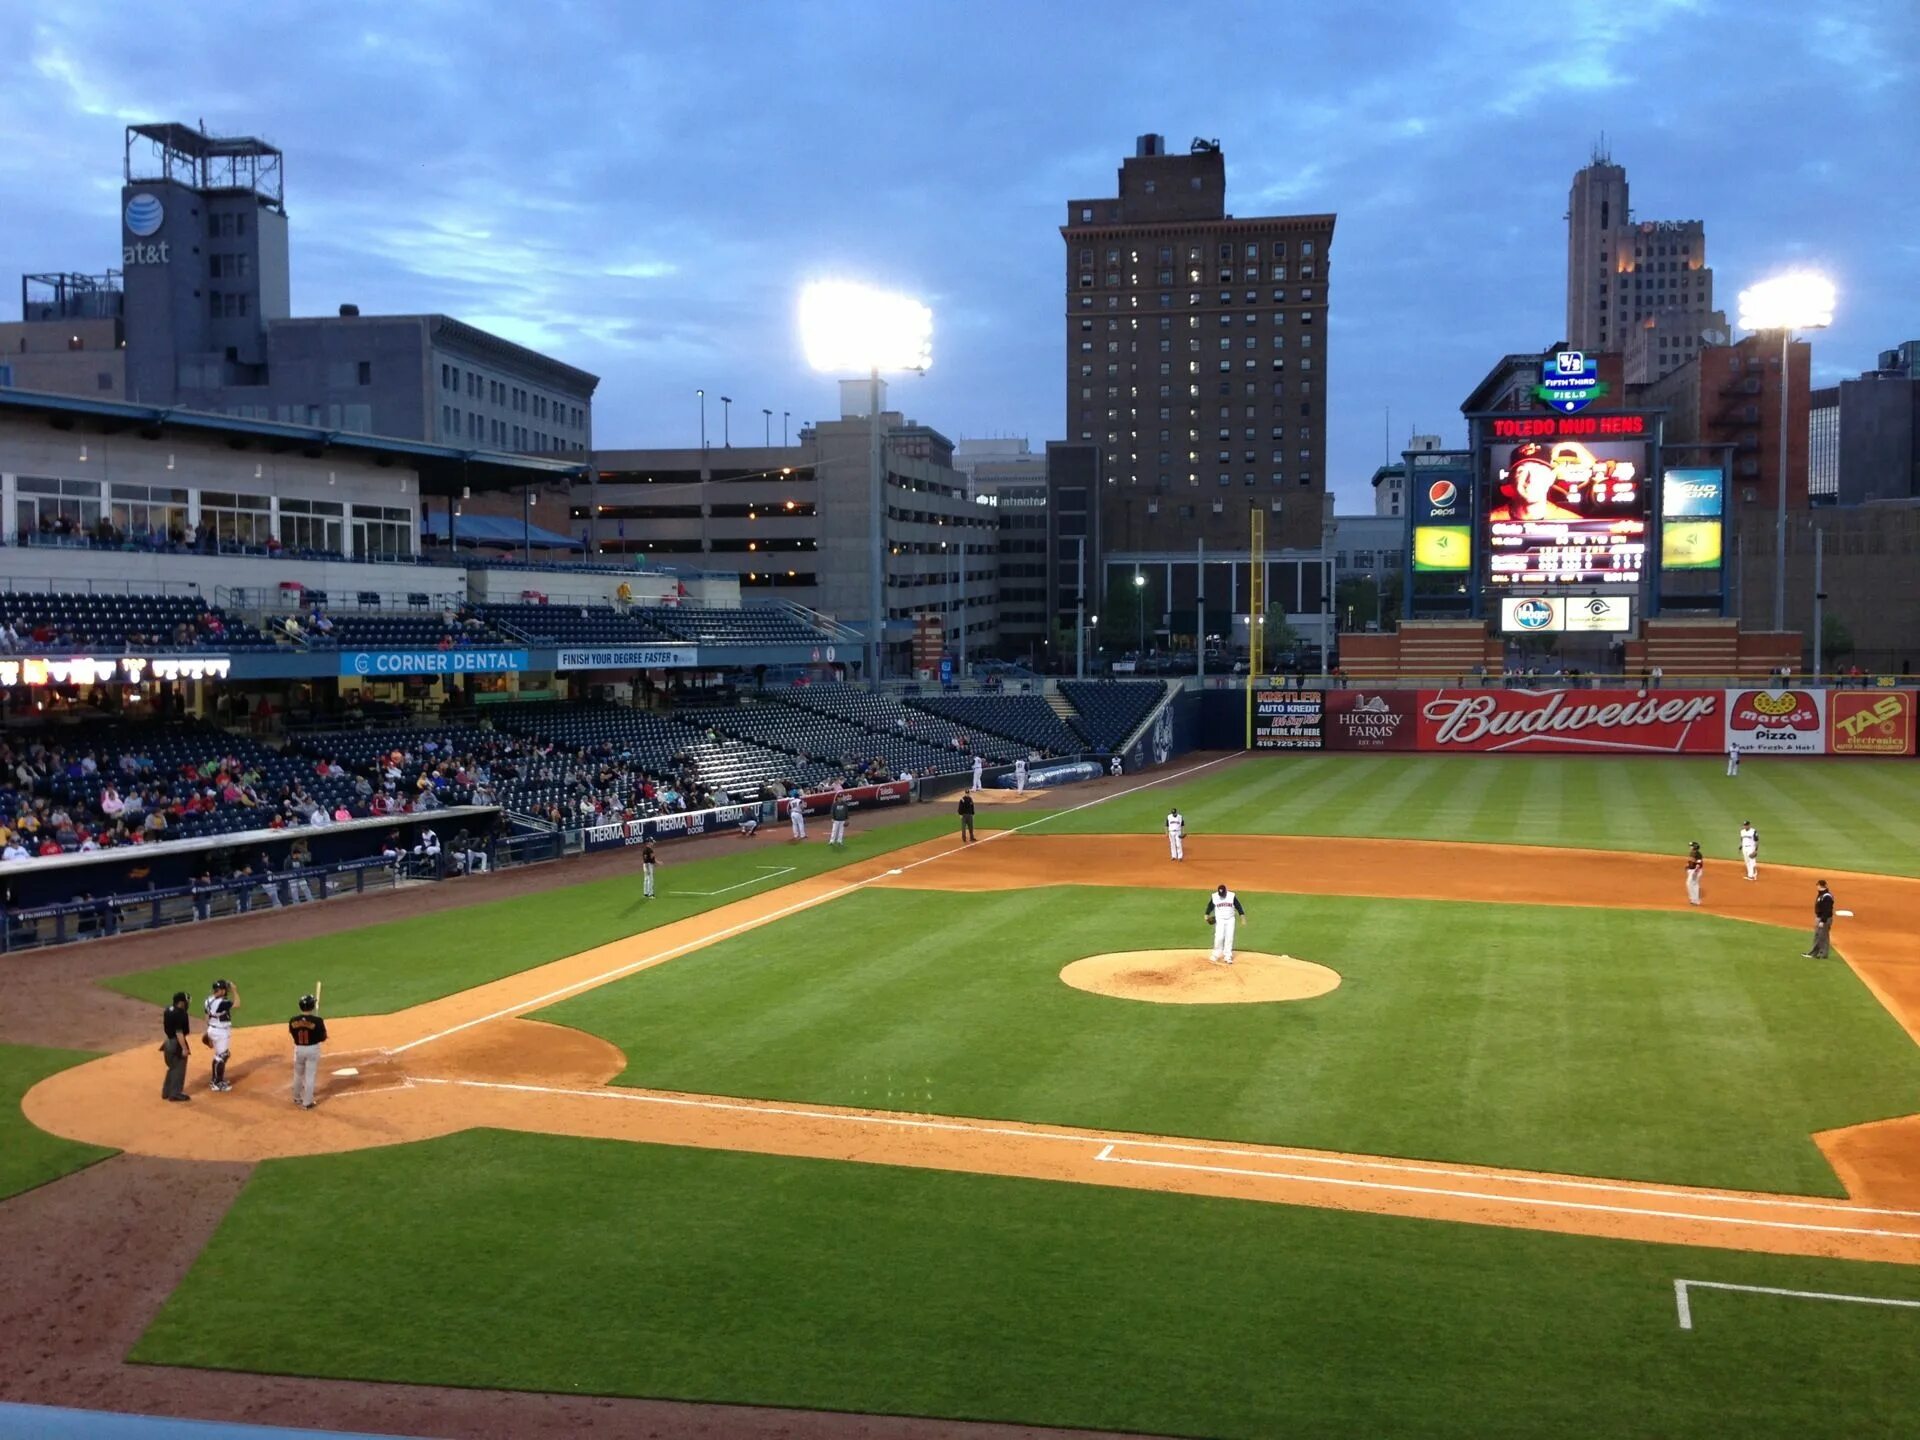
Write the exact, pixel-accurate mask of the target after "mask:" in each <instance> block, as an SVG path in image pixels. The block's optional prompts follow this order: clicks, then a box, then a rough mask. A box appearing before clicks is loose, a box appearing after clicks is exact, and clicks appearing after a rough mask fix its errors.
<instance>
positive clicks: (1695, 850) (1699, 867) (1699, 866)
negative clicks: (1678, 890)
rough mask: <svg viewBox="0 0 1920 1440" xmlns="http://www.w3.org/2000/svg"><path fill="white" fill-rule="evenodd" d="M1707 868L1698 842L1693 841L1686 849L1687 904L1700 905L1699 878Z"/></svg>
mask: <svg viewBox="0 0 1920 1440" xmlns="http://www.w3.org/2000/svg"><path fill="white" fill-rule="evenodd" d="M1706 868H1707V861H1706V857H1705V856H1703V855H1701V853H1700V842H1699V841H1698V840H1696V841H1694V842H1693V843H1692V844H1691V845H1689V846H1688V847H1687V903H1688V904H1689V905H1698V904H1699V903H1700V876H1701V873H1702V872H1703V871H1704V870H1705V869H1706Z"/></svg>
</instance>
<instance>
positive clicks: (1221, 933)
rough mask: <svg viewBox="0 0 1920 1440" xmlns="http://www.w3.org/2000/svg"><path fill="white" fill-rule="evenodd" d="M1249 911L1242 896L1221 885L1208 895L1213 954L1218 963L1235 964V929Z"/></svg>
mask: <svg viewBox="0 0 1920 1440" xmlns="http://www.w3.org/2000/svg"><path fill="white" fill-rule="evenodd" d="M1246 913H1247V909H1246V906H1244V905H1242V904H1241V903H1240V897H1239V896H1238V895H1236V894H1234V893H1233V892H1232V891H1231V890H1229V889H1227V887H1226V886H1225V885H1222V886H1220V887H1219V888H1218V889H1217V890H1215V891H1214V892H1213V893H1212V894H1211V895H1209V896H1207V923H1208V924H1209V925H1211V926H1213V955H1212V957H1211V958H1212V960H1213V963H1214V964H1216V965H1231V964H1233V931H1234V926H1235V925H1236V924H1238V923H1239V917H1241V916H1242V915H1245V914H1246Z"/></svg>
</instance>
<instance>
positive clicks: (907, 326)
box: [800, 280, 933, 682]
mask: <svg viewBox="0 0 1920 1440" xmlns="http://www.w3.org/2000/svg"><path fill="white" fill-rule="evenodd" d="M800 339H801V344H802V345H803V346H804V347H805V349H806V352H807V363H808V364H809V365H811V366H812V367H813V368H814V369H815V370H821V371H826V372H830V373H834V374H841V375H844V374H846V373H847V372H848V371H850V370H851V371H855V372H858V371H862V370H864V371H866V372H867V377H868V390H867V424H868V427H869V433H868V457H869V471H870V473H869V476H868V484H867V508H868V511H869V512H870V513H869V516H868V530H867V540H868V550H869V557H868V560H869V573H868V577H867V579H868V583H869V593H868V598H867V661H866V664H867V679H868V681H869V682H872V681H875V680H879V679H881V678H882V677H881V674H880V670H881V666H882V664H883V663H884V659H885V656H886V638H885V634H886V624H887V580H886V490H887V467H886V452H885V448H884V446H883V444H882V438H883V437H882V435H881V432H880V372H881V371H882V370H914V371H920V372H924V371H925V370H926V369H927V368H928V367H929V366H931V365H932V364H933V311H931V310H929V309H928V308H927V307H926V306H925V305H923V304H921V303H920V302H919V301H918V300H915V299H914V298H913V297H912V296H910V295H896V294H892V293H890V292H888V291H885V290H876V289H873V288H872V287H870V286H867V285H859V284H854V283H851V282H848V281H843V280H821V281H816V282H815V283H814V284H812V285H809V286H807V288H806V289H805V290H803V291H801V293H800Z"/></svg>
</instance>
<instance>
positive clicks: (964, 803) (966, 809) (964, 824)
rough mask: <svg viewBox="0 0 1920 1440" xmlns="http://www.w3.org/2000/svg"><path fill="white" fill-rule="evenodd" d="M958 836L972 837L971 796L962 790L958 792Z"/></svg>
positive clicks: (964, 838) (966, 838) (969, 838)
mask: <svg viewBox="0 0 1920 1440" xmlns="http://www.w3.org/2000/svg"><path fill="white" fill-rule="evenodd" d="M960 838H961V839H962V840H971V839H973V796H972V794H971V793H969V792H967V791H964V790H963V791H962V792H961V793H960Z"/></svg>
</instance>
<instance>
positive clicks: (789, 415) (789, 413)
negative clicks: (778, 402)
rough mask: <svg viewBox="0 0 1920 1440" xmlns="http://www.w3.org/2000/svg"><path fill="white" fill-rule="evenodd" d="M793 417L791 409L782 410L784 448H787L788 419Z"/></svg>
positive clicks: (782, 440) (782, 443) (781, 445)
mask: <svg viewBox="0 0 1920 1440" xmlns="http://www.w3.org/2000/svg"><path fill="white" fill-rule="evenodd" d="M792 418H793V412H792V411H791V410H782V411H781V412H780V448H781V449H782V450H784V449H786V448H787V421H788V420H790V419H792Z"/></svg>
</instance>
